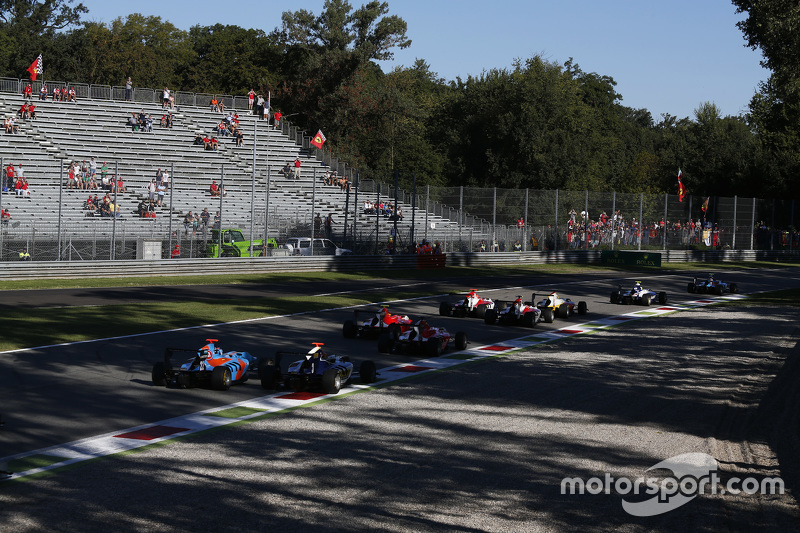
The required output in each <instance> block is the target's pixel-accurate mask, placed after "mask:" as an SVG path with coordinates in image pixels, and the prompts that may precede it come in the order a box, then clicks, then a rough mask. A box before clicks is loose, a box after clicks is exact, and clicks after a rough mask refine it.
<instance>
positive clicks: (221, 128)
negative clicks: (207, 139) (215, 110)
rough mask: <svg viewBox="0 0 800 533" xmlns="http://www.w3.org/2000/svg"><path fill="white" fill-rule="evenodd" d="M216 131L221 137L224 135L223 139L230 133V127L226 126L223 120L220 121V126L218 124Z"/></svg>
mask: <svg viewBox="0 0 800 533" xmlns="http://www.w3.org/2000/svg"><path fill="white" fill-rule="evenodd" d="M214 131H216V132H217V133H218V134H219V135H222V136H223V137H224V136H225V135H228V134H229V133H230V131H229V130H228V126H226V125H225V122H224V121H222V120H220V121H219V124H217V127H216V128H214Z"/></svg>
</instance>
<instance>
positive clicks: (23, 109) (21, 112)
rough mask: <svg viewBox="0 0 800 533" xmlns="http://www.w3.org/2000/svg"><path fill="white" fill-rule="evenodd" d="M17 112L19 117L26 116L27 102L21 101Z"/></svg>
mask: <svg viewBox="0 0 800 533" xmlns="http://www.w3.org/2000/svg"><path fill="white" fill-rule="evenodd" d="M17 114H18V115H19V118H28V104H27V103H25V102H22V107H20V108H19V111H17Z"/></svg>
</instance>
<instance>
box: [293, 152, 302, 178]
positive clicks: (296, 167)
mask: <svg viewBox="0 0 800 533" xmlns="http://www.w3.org/2000/svg"><path fill="white" fill-rule="evenodd" d="M300 165H301V163H300V158H299V157H295V158H294V179H296V180H299V179H300Z"/></svg>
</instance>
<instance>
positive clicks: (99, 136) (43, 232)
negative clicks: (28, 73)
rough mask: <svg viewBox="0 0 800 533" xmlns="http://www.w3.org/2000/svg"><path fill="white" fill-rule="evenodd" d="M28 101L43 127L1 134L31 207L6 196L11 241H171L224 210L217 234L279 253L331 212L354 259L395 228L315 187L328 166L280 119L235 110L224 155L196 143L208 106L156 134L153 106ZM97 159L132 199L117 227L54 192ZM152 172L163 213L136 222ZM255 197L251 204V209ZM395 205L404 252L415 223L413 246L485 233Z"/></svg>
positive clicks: (182, 114)
mask: <svg viewBox="0 0 800 533" xmlns="http://www.w3.org/2000/svg"><path fill="white" fill-rule="evenodd" d="M23 102H24V99H23V97H22V95H21V94H14V93H4V92H0V113H2V114H4V115H16V113H17V111H18V110H19V108H20V107H21V106H22V104H23ZM33 102H34V104H35V105H36V109H37V116H38V118H36V119H27V120H20V121H19V124H20V133H19V134H15V135H12V134H2V135H0V156H2V158H3V164H4V166H7V165H8V164H9V163H13V164H14V165H15V166H17V165H18V164H20V163H21V164H22V165H23V166H24V168H25V176H26V177H27V178H28V180H29V183H30V190H31V196H30V198H21V197H16V196H15V195H14V193H13V192H6V193H4V194H3V196H2V206H3V208H4V209H8V210H9V211H10V212H11V214H12V222H13V225H9V227H8V228H7V230H6V231H7V233H6V238H7V239H13V238H17V239H19V238H30V235H35V236H36V237H37V238H39V239H44V238H50V239H55V238H57V237H58V228H61V231H62V237H65V236H68V239H69V240H81V239H95V240H97V239H109V238H110V237H111V235H112V234H115V235H116V236H119V235H120V234H121V233H122V232H124V234H125V236H126V238H128V239H136V238H151V239H152V238H156V239H163V240H165V241H166V240H167V239H168V238H169V236H170V228H171V229H172V232H173V236H174V237H180V238H185V237H184V236H183V233H184V232H183V218H184V215H185V214H186V213H187V212H188V211H189V210H191V211H193V212H194V213H199V212H200V211H201V210H202V209H203V208H204V207H207V208H209V211H210V212H211V213H212V214H213V213H214V212H215V211H218V210H221V211H222V220H223V225H224V226H228V227H241V228H244V229H245V230H249V229H250V227H251V221H252V224H253V230H254V234H255V235H256V236H258V237H263V236H264V234H265V233H267V234H268V236H269V237H271V238H276V239H277V241H278V242H279V243H280V242H283V241H284V240H285V239H286V238H287V237H290V236H295V235H308V234H309V232H310V228H311V220H312V210H313V211H314V212H316V213H318V214H320V215H321V216H322V217H323V218H324V217H325V216H326V215H327V214H328V213H334V214H335V216H336V218H335V220H336V226H335V229H336V237H337V238H336V239H335V240H339V241H340V242H341V240H342V237H343V223H344V221H345V208H346V207H347V211H348V229H347V233H348V234H347V242H346V243H344V244H346V245H348V246H349V247H353V248H355V249H358V250H363V251H368V250H370V249H373V250H374V249H376V248H380V247H382V246H384V244H385V243H386V241H387V239H388V237H389V235H390V231H391V229H392V227H393V222H392V221H390V220H389V219H388V218H384V217H376V216H375V215H365V214H364V213H362V208H361V207H362V206H361V205H356V194H357V193H356V191H354V190H352V191H351V192H350V195H349V198H348V196H347V193H345V192H344V191H341V190H340V189H339V188H338V187H335V186H329V185H324V184H323V183H322V180H321V178H322V175H323V173H324V172H325V170H327V169H328V168H329V167H328V166H327V165H326V164H324V163H323V162H322V161H320V160H318V158H317V150H316V149H314V148H312V149H310V150H309V149H308V148H304V147H303V146H302V145H300V144H298V143H297V142H296V141H295V140H293V139H292V138H291V137H290V135H289V134H288V133H289V129H288V128H287V124H286V123H285V121H284V124H283V126H284V127H283V128H282V129H281V130H280V131H278V130H275V129H274V128H272V127H270V126H269V125H267V123H266V122H265V121H258V120H257V118H256V117H255V116H251V115H247V114H246V112H244V111H242V110H237V111H238V112H240V116H239V120H240V128H241V130H242V131H243V133H244V136H245V137H244V146H242V147H236V146H235V144H234V141H233V139H232V138H231V137H229V136H228V137H219V136H217V137H218V138H219V140H220V144H219V149H218V150H217V151H209V150H204V149H203V147H202V146H196V145H194V144H193V139H194V137H195V135H196V134H198V133H200V134H209V135H211V134H212V133H213V129H214V127H215V126H216V124H217V123H218V122H219V121H220V119H221V118H222V116H223V114H221V113H219V112H212V111H211V110H210V108H209V107H198V106H191V105H181V106H179V107H178V108H176V109H175V110H174V111H173V117H174V122H173V127H172V128H161V127H160V126H159V122H160V119H161V116H162V114H163V113H164V112H165V111H164V110H163V109H162V106H161V105H160V104H155V103H141V102H125V101H114V100H97V99H95V100H92V99H81V98H79V100H78V102H60V101H58V102H55V101H52V100H46V101H41V100H39V99H36V98H35V97H34V100H33ZM142 111H143V112H144V113H146V114H149V115H151V116H152V117H153V123H154V124H153V130H152V131H151V132H142V131H133V130H132V128H131V127H130V126H129V125H128V124H127V119H128V117H130V116H131V113H136V114H138V113H139V112H142ZM256 122H258V125H257V126H256ZM254 132H255V134H256V135H257V149H256V161H255V168H254V167H253V136H254ZM92 157H94V159H95V161H96V162H97V166H98V168H99V167H100V166H102V164H103V162H106V163H107V164H108V167H109V171H110V172H111V173H114V172H115V171H117V172H118V173H119V176H120V177H121V178H122V179H123V180H124V182H125V186H126V189H127V192H125V193H119V195H118V196H119V197H118V200H117V203H118V205H120V206H121V209H122V211H121V212H122V215H121V216H120V217H119V218H117V219H116V220H114V219H112V218H101V217H98V216H93V217H89V216H86V215H87V212H86V211H85V210H84V209H83V204H84V201H85V200H86V198H87V196H88V195H89V192H90V191H85V190H76V189H67V188H66V187H65V186H62V187H59V182H60V180H63V183H64V184H66V182H67V167H68V165H69V164H70V162H72V161H84V160H86V161H88V160H89V159H90V158H92ZM296 157H299V158H300V159H301V161H302V174H301V179H300V180H294V179H287V177H285V176H284V175H283V174H282V173H281V172H280V169H281V167H283V165H285V164H286V163H287V162H292V161H294V159H295V158H296ZM158 168H162V169H163V168H166V169H170V168H172V169H174V170H173V174H172V179H171V192H170V194H169V195H168V198H167V199H166V200H165V202H164V205H163V206H161V207H158V208H156V209H157V211H156V217H155V218H154V219H151V218H139V217H138V215H137V214H136V208H137V206H138V204H139V202H140V201H141V200H142V199H144V198H146V197H147V184H148V183H149V182H150V180H151V179H152V178H153V177H154V176H155V173H156V170H157V169H158ZM315 175H316V178H317V179H316V186H315V183H314V182H315V179H314V176H315ZM268 176H269V180H268V179H267V177H268ZM212 180H217V182H218V183H219V182H220V180H224V187H225V192H226V196H225V197H224V198H222V200H221V202H220V199H219V198H213V197H211V196H210V194H209V193H208V187H209V184H210V183H211V181H212ZM268 182H269V190H267V183H268ZM382 192H383V193H384V194H382V195H381V196H380V198H381V199H382V200H384V201H393V200H391V199H390V198H389V196H387V195H386V194H385V193H387V192H388V193H389V194H390V195H392V194H393V190H391V191H387V190H386V188H384V189H383V191H382ZM91 193H92V195H93V194H95V193H97V194H99V195H100V196H101V197H102V194H103V193H102V191H100V190H97V191H96V190H92V191H91ZM358 194H359V196H358V203H359V204H361V203H363V201H364V200H365V196H366V195H367V192H366V191H364V187H362V191H359V192H358ZM368 194H369V199H370V200H373V201H374V200H375V199H376V198H377V197H378V196H377V195H376V193H375V192H373V191H372V190H370V192H369V193H368ZM251 198H254V199H255V201H254V202H253V203H252V204H251ZM267 201H268V202H269V217H268V225H269V227H268V228H266V224H267V217H266V206H267ZM398 205H399V206H400V208H401V209H402V211H403V213H404V218H403V220H402V221H399V222H398V235H397V238H398V244H399V245H400V246H405V245H406V244H408V242H409V241H408V239H409V236H410V233H411V221H412V218H413V219H414V220H415V228H414V234H415V236H416V237H417V240H419V239H420V238H422V236H423V235H424V236H426V237H428V238H429V239H431V240H436V239H448V238H449V239H452V236H453V235H459V234H460V232H461V231H462V230H463V231H469V232H470V234H472V233H475V235H476V237H477V233H476V232H477V231H480V230H476V229H465V228H463V227H462V228H459V225H458V223H457V221H452V220H448V219H446V218H443V217H441V216H436V215H434V214H432V213H430V212H428V213H426V212H425V211H424V209H422V207H424V206H421V207H417V208H416V213H414V214H413V217H412V206H411V205H410V202H403V201H398ZM251 212H252V216H251ZM170 221H171V224H170ZM26 236H27V237H26ZM196 238H198V239H199V238H200V237H199V236H196ZM481 238H486V236H485V235H481ZM65 240H67V239H66V238H65ZM184 248H186V247H185V246H184ZM196 248H197V249H202V247H201V246H197V247H196Z"/></svg>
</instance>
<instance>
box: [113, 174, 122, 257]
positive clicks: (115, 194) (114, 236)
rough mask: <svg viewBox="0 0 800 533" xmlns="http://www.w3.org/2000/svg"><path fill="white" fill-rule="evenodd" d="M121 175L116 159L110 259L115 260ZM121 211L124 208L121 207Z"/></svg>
mask: <svg viewBox="0 0 800 533" xmlns="http://www.w3.org/2000/svg"><path fill="white" fill-rule="evenodd" d="M118 177H119V161H114V209H113V213H111V250H110V254H111V257H110V259H111V260H112V261H113V260H114V259H116V255H117V253H116V250H115V248H116V245H117V209H119V204H117V193H118V192H119V187H117V181H118ZM119 212H120V213H121V212H122V210H121V209H120V210H119Z"/></svg>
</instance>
